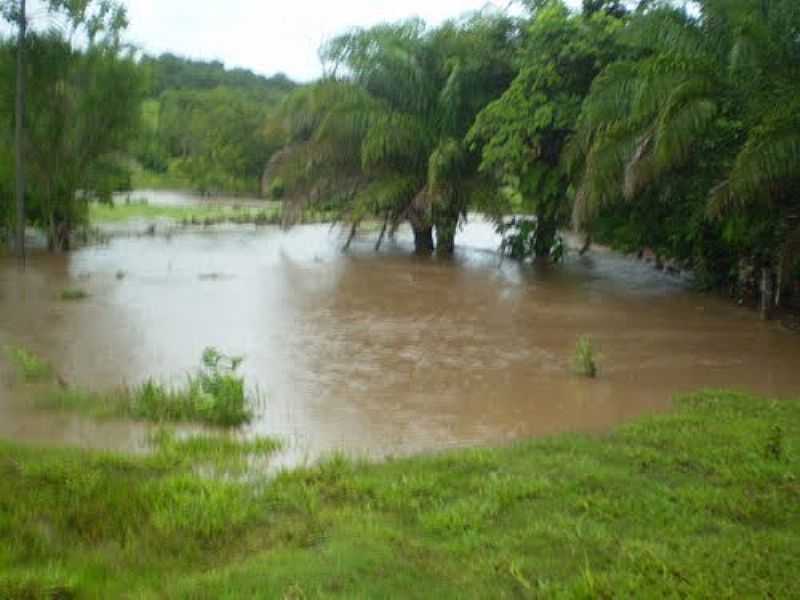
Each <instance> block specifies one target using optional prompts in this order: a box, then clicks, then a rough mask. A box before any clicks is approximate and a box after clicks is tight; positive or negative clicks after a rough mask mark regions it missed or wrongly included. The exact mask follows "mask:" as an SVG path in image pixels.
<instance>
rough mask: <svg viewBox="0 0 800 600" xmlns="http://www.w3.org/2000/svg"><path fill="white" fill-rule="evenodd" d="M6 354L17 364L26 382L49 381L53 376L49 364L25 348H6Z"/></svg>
mask: <svg viewBox="0 0 800 600" xmlns="http://www.w3.org/2000/svg"><path fill="white" fill-rule="evenodd" d="M6 354H7V355H8V357H9V358H10V359H11V361H12V362H13V363H14V364H15V365H16V366H17V368H18V369H19V371H20V373H21V374H22V378H23V379H24V380H25V381H26V382H27V383H37V382H43V381H49V380H51V379H52V378H53V370H52V368H51V367H50V365H49V364H48V363H47V362H45V361H44V360H42V359H41V358H39V357H38V356H36V355H35V354H34V353H33V352H30V351H28V350H26V349H25V348H12V347H9V348H6Z"/></svg>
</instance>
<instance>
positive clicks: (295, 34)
mask: <svg viewBox="0 0 800 600" xmlns="http://www.w3.org/2000/svg"><path fill="white" fill-rule="evenodd" d="M123 1H124V3H125V5H126V6H127V7H128V16H129V19H130V28H129V30H128V35H127V37H128V39H129V40H130V41H132V42H133V43H135V44H137V45H138V46H140V47H141V48H142V49H143V50H145V51H146V52H148V53H154V54H160V53H161V52H173V53H175V54H179V55H182V56H189V57H192V58H201V59H205V60H210V59H216V60H221V61H223V62H224V63H225V64H226V65H227V66H228V67H245V68H248V69H252V70H254V71H256V72H258V73H262V74H265V75H271V74H273V73H277V72H283V73H286V74H287V75H288V76H289V77H291V78H293V79H295V80H298V81H308V80H310V79H313V78H315V77H317V76H318V75H319V74H320V64H319V59H318V56H317V50H318V48H319V46H320V44H321V43H322V42H323V41H325V40H326V39H329V38H330V37H332V36H334V35H336V34H338V33H341V32H343V31H345V30H347V29H349V28H351V27H355V26H362V27H363V26H369V25H374V24H376V23H380V22H382V21H396V20H400V19H404V18H407V17H412V16H418V17H422V18H423V19H425V21H427V22H428V23H432V24H438V23H441V22H442V21H444V20H446V19H448V18H451V17H457V16H459V15H461V14H463V13H465V12H469V11H474V10H479V9H480V8H482V7H484V6H486V5H487V4H488V5H493V6H495V7H498V8H506V7H507V6H508V5H509V0H488V1H487V0H280V1H270V0H123ZM40 2H41V0H32V1H31V2H30V4H31V11H32V13H33V14H32V16H33V18H34V21H35V20H36V18H37V13H38V15H41V14H42V13H41V11H40V10H39V11H37V5H38V4H40ZM567 2H568V4H571V5H573V6H575V5H579V4H580V0H567ZM39 18H40V19H41V16H40V17H39Z"/></svg>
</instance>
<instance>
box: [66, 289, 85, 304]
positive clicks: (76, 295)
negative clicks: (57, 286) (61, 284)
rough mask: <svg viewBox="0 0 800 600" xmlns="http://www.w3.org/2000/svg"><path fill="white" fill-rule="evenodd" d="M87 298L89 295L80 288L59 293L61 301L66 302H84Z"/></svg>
mask: <svg viewBox="0 0 800 600" xmlns="http://www.w3.org/2000/svg"><path fill="white" fill-rule="evenodd" d="M88 297H89V293H88V292H86V291H85V290H82V289H80V288H67V289H65V290H64V291H62V292H61V299H62V300H64V301H67V302H74V301H77V300H85V299H86V298H88Z"/></svg>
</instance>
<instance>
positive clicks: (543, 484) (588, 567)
mask: <svg viewBox="0 0 800 600" xmlns="http://www.w3.org/2000/svg"><path fill="white" fill-rule="evenodd" d="M275 448H276V445H275V444H274V443H270V442H269V440H260V441H257V442H253V443H245V444H241V443H237V442H234V441H231V440H229V439H227V438H209V437H200V438H189V439H186V440H182V441H178V440H176V439H175V438H174V437H172V436H170V435H163V434H162V435H161V436H158V437H157V438H156V440H155V451H154V453H153V454H152V455H150V456H146V457H131V456H118V455H109V454H97V453H87V452H79V451H74V450H35V449H30V448H22V447H16V446H13V445H9V444H6V443H0V477H1V478H2V480H3V485H2V486H0V539H2V540H3V544H2V545H0V597H11V598H71V597H102V598H111V597H123V596H125V597H137V598H156V597H158V598H187V597H190V598H245V597H247V598H354V597H356V598H362V597H363V598H378V597H379V598H389V597H404V598H409V597H417V598H430V597H431V596H436V597H440V598H488V597H491V598H520V597H522V598H527V597H548V598H551V597H552V598H611V597H672V596H685V597H704V598H734V597H774V598H787V597H790V596H793V595H796V593H797V580H796V573H797V571H798V568H800V563H798V555H797V543H798V539H799V538H800V487H798V482H797V479H796V472H797V466H798V448H800V404H798V403H797V402H769V401H766V400H762V399H758V398H753V397H748V396H739V395H734V394H726V393H712V392H709V393H704V394H700V395H697V396H693V397H690V398H685V399H683V400H682V401H681V402H680V405H679V408H678V410H677V411H676V412H674V413H672V414H670V415H667V416H660V417H651V418H649V419H646V420H644V421H641V422H640V423H638V424H634V425H629V426H626V427H623V428H621V429H620V430H618V431H617V432H615V433H613V434H610V435H607V436H603V437H591V436H562V437H557V438H554V439H549V440H539V441H531V442H525V443H520V444H517V445H514V446H512V447H509V448H505V449H497V450H488V449H475V450H464V451H459V452H454V453H446V454H441V455H437V456H428V457H419V458H411V459H403V460H395V461H390V462H388V463H385V464H381V465H365V464H359V463H354V462H351V461H349V460H346V459H344V458H341V457H338V458H332V459H330V460H328V461H325V462H323V463H321V464H320V465H318V466H315V467H312V468H307V469H300V470H296V471H292V472H284V473H281V474H279V475H278V476H277V477H276V478H274V479H272V480H271V481H268V479H267V478H268V477H269V476H268V475H267V474H266V473H265V472H264V471H258V470H257V469H256V470H255V471H254V470H253V467H254V465H261V466H262V468H263V464H264V461H265V460H267V459H268V457H269V454H270V453H271V452H272V451H274V450H275ZM248 465H249V466H250V470H249V473H248V475H247V476H246V477H242V476H241V475H242V473H243V472H244V471H245V470H246V469H247V468H248ZM209 473H219V474H220V475H222V474H227V476H224V477H223V476H220V477H209ZM259 473H260V474H259Z"/></svg>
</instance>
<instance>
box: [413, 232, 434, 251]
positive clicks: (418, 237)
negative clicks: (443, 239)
mask: <svg viewBox="0 0 800 600" xmlns="http://www.w3.org/2000/svg"><path fill="white" fill-rule="evenodd" d="M434 247H435V246H434V244H433V227H432V226H428V227H422V228H419V229H418V228H416V227H415V228H414V252H416V253H417V254H430V253H431V252H433V250H434Z"/></svg>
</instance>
